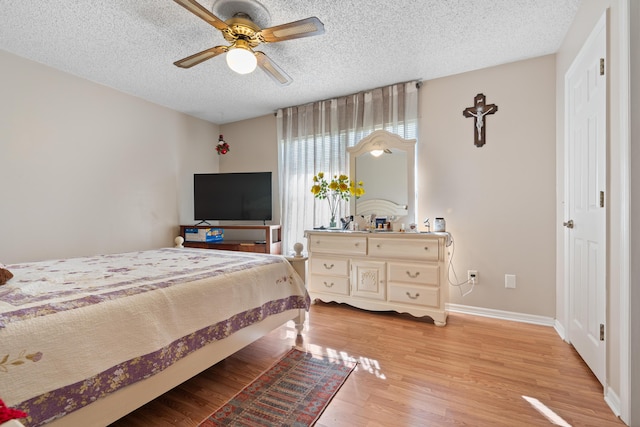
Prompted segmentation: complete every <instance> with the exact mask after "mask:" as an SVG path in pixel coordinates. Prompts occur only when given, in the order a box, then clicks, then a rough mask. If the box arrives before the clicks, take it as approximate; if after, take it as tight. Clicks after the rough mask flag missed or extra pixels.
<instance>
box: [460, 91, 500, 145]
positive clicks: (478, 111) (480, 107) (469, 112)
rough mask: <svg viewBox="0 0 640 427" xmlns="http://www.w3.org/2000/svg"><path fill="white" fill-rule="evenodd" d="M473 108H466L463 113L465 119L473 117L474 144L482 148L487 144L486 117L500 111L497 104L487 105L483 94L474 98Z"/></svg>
mask: <svg viewBox="0 0 640 427" xmlns="http://www.w3.org/2000/svg"><path fill="white" fill-rule="evenodd" d="M473 101H474V102H473V107H469V108H465V109H464V111H463V112H462V115H463V116H465V117H473V122H474V125H475V128H476V129H475V132H474V133H473V134H474V138H473V142H474V144H475V145H476V147H482V146H483V145H484V143H485V128H486V124H485V120H484V116H486V115H487V114H494V113H495V112H496V111H498V106H497V105H496V104H489V105H486V104H485V102H484V101H485V97H484V95H483V94H481V93H479V94H477V95H476V97H475V98H473Z"/></svg>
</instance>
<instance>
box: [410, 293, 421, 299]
mask: <svg viewBox="0 0 640 427" xmlns="http://www.w3.org/2000/svg"><path fill="white" fill-rule="evenodd" d="M407 296H408V297H409V298H410V299H418V297H419V296H420V294H419V293H418V292H416V295H415V296H411V294H410V293H409V291H407Z"/></svg>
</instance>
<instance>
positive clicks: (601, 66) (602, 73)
mask: <svg viewBox="0 0 640 427" xmlns="http://www.w3.org/2000/svg"><path fill="white" fill-rule="evenodd" d="M600 75H601V76H604V58H600Z"/></svg>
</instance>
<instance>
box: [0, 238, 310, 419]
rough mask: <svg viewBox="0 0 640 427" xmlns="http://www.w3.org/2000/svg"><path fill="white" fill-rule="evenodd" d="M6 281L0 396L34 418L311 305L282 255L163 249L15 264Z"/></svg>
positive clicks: (0, 316)
mask: <svg viewBox="0 0 640 427" xmlns="http://www.w3.org/2000/svg"><path fill="white" fill-rule="evenodd" d="M8 268H10V270H11V271H12V272H13V274H14V278H13V279H12V280H11V281H10V282H8V283H7V284H6V285H4V286H2V287H0V398H1V399H3V400H4V401H5V402H6V404H7V405H8V406H11V407H14V408H17V409H20V410H23V411H25V412H27V413H28V414H29V418H28V419H27V420H26V422H25V424H26V425H27V426H37V425H42V424H45V423H46V422H48V421H51V420H53V419H56V418H59V417H62V416H64V415H65V414H67V413H69V412H72V411H74V410H76V409H79V408H80V407H82V406H85V405H87V404H89V403H91V402H93V401H95V400H96V399H99V398H100V397H103V396H105V395H107V394H109V393H111V392H114V391H116V390H118V389H120V388H122V387H125V386H127V385H129V384H132V383H134V382H136V381H139V380H141V379H144V378H147V377H149V376H151V375H154V374H156V373H158V372H160V371H162V370H164V369H165V368H166V367H168V366H170V365H171V364H172V363H174V362H175V361H177V360H179V359H181V358H183V357H185V356H186V355H188V354H190V353H192V352H193V351H195V350H197V349H199V348H201V347H203V346H205V345H206V344H208V343H210V342H212V341H216V340H220V339H224V338H225V337H228V336H229V335H231V334H233V333H234V332H235V331H238V330H240V329H242V328H243V327H245V326H248V325H251V324H253V323H256V322H259V321H260V320H262V319H264V318H266V317H268V316H269V315H272V314H277V313H281V312H283V311H286V310H289V309H295V308H302V309H307V308H308V305H309V297H308V295H307V292H306V289H305V287H304V282H303V280H302V279H301V278H300V277H299V276H298V275H297V273H295V271H294V270H293V267H291V265H290V264H289V263H288V262H287V261H286V260H285V259H284V258H283V257H280V256H276V255H264V254H253V253H244V252H229V251H217V250H204V249H189V248H184V249H174V248H166V249H159V250H152V251H141V252H132V253H127V254H114V255H100V256H93V257H82V258H72V259H62V260H53V261H43V262H35V263H24V264H13V265H10V266H8Z"/></svg>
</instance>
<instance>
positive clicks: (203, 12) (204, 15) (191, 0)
mask: <svg viewBox="0 0 640 427" xmlns="http://www.w3.org/2000/svg"><path fill="white" fill-rule="evenodd" d="M173 1H175V2H176V3H178V4H179V5H180V6H182V7H184V8H185V9H187V10H188V11H189V12H191V13H193V14H194V15H196V16H197V17H198V18H201V19H203V20H204V21H206V22H208V23H209V24H211V25H213V26H214V27H216V28H217V29H219V30H220V31H222V30H225V29H227V28H228V27H229V26H228V25H227V23H226V22H224V21H223V20H221V19H220V18H218V17H217V16H215V15H214V14H213V13H211V12H209V11H208V10H207V9H205V8H204V7H202V5H201V4H200V3H198V2H197V1H195V0H173Z"/></svg>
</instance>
